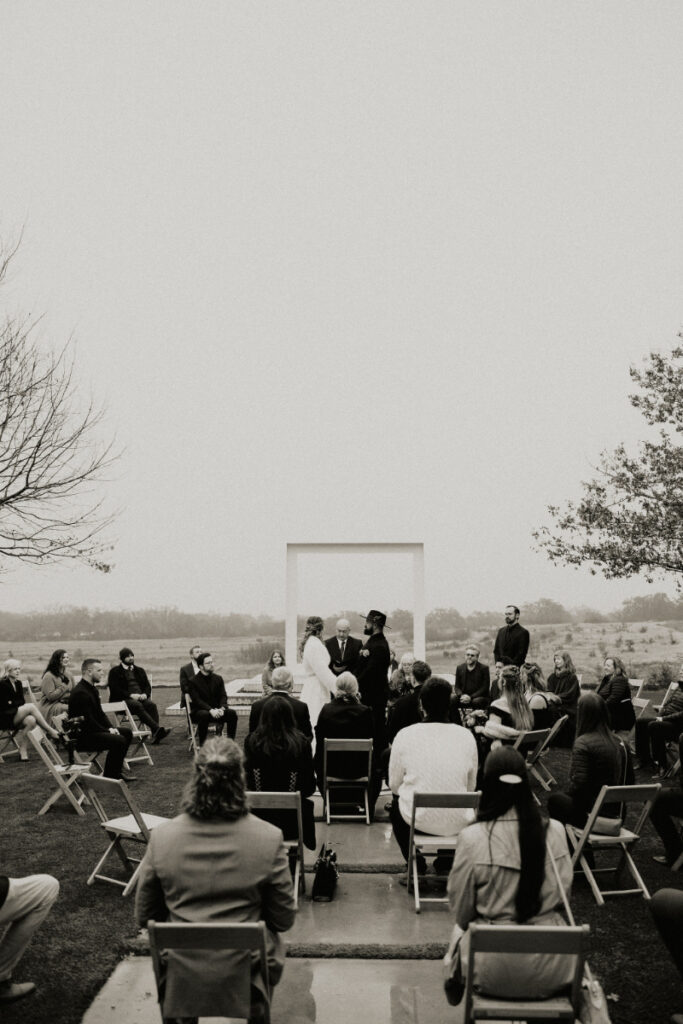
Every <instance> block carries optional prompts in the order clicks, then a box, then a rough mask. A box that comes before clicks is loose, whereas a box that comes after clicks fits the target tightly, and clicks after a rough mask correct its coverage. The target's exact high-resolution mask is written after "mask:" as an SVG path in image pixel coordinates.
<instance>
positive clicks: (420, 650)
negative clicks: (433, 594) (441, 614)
mask: <svg viewBox="0 0 683 1024" xmlns="http://www.w3.org/2000/svg"><path fill="white" fill-rule="evenodd" d="M302 554H316V555H392V554H399V555H406V554H408V555H412V556H413V650H414V651H415V657H416V658H420V659H422V660H424V657H425V593H424V576H425V568H424V544H392V543H380V544H372V543H362V544H288V545H287V577H286V587H287V603H286V611H285V658H286V660H287V664H288V665H291V666H294V665H296V664H297V661H298V651H297V641H298V638H297V628H296V619H297V613H298V608H299V555H302Z"/></svg>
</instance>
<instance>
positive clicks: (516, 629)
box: [493, 604, 529, 668]
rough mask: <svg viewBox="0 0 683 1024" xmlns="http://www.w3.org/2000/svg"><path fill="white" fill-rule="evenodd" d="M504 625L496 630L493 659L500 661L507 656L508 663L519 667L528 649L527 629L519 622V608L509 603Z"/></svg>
mask: <svg viewBox="0 0 683 1024" xmlns="http://www.w3.org/2000/svg"><path fill="white" fill-rule="evenodd" d="M505 622H506V625H505V626H502V627H501V628H500V629H499V630H498V636H497V637H496V644H495V647H494V648H493V660H494V661H502V659H503V658H509V659H510V664H512V665H516V666H517V668H521V667H522V665H523V664H524V662H525V661H526V656H527V651H528V650H529V630H528V629H524V626H520V624H519V608H518V607H517V605H514V604H509V605H508V606H507V608H506V609H505Z"/></svg>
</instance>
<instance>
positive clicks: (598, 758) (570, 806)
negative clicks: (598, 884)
mask: <svg viewBox="0 0 683 1024" xmlns="http://www.w3.org/2000/svg"><path fill="white" fill-rule="evenodd" d="M632 784H633V766H632V764H631V758H630V755H629V752H628V748H627V747H626V744H625V743H623V742H622V741H621V740H620V739H619V738H618V737H617V736H615V735H614V733H613V732H612V730H611V729H610V720H609V711H608V709H607V705H606V704H605V701H604V700H603V699H602V697H600V696H599V695H598V694H597V693H593V692H592V691H588V692H587V693H584V694H583V696H582V697H581V699H580V700H579V704H578V709H577V716H576V739H575V741H574V746H573V748H572V759H571V764H570V766H569V786H568V788H567V792H566V793H553V794H552V795H551V796H550V797H549V799H548V814H549V815H550V817H551V818H557V820H558V821H562V822H565V823H567V824H570V825H576V827H577V828H582V827H583V826H584V825H585V824H586V819H587V818H588V815H589V813H590V811H591V808H592V807H593V804H594V803H595V800H596V797H597V795H598V793H599V792H600V790H601V789H602V787H603V786H623V785H627V786H630V785H632ZM601 814H603V815H605V817H610V808H609V805H608V806H607V809H606V810H603V811H601ZM612 814H614V815H616V808H614V809H613V810H612Z"/></svg>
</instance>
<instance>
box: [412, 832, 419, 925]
mask: <svg viewBox="0 0 683 1024" xmlns="http://www.w3.org/2000/svg"><path fill="white" fill-rule="evenodd" d="M413 891H414V896H415V913H416V914H419V913H420V876H419V874H418V871H417V850H415V849H414V848H413Z"/></svg>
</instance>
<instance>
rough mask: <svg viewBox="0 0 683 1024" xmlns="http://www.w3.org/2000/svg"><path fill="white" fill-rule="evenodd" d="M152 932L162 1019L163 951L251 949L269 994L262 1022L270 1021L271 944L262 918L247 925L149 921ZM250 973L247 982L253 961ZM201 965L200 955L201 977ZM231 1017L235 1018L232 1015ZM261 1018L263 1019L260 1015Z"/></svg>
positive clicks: (150, 931) (152, 954) (164, 966)
mask: <svg viewBox="0 0 683 1024" xmlns="http://www.w3.org/2000/svg"><path fill="white" fill-rule="evenodd" d="M147 931H148V932H149V951H150V954H151V956H152V967H153V968H154V978H155V980H156V985H157V997H158V999H159V1010H160V1012H161V1016H162V1019H163V1020H165V1019H166V1016H165V1014H164V995H163V994H164V987H165V977H166V964H165V962H164V958H163V954H164V953H166V952H167V951H168V950H175V949H183V950H188V951H189V950H223V949H224V950H233V949H239V950H252V951H254V952H256V953H258V960H259V970H260V972H261V980H262V982H263V988H264V991H265V993H266V996H267V998H266V1003H265V1007H264V1016H263V1024H269V1022H270V999H271V987H270V979H269V977H268V947H267V943H266V926H265V924H264V923H263V921H258V922H251V923H248V924H242V923H240V924H232V923H230V922H225V923H222V922H220V923H219V922H211V923H210V924H185V923H183V922H178V923H173V924H160V923H159V922H157V921H148V922H147ZM245 969H246V970H247V971H248V972H249V978H247V979H246V981H247V984H248V982H249V981H250V978H251V960H248V961H247V963H246V967H245ZM201 970H202V964H201V959H200V958H198V963H197V975H198V976H201ZM230 1019H231V1020H233V1019H235V1018H234V1017H233V1016H232V1015H231V1017H230ZM259 1019H261V1018H259Z"/></svg>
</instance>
